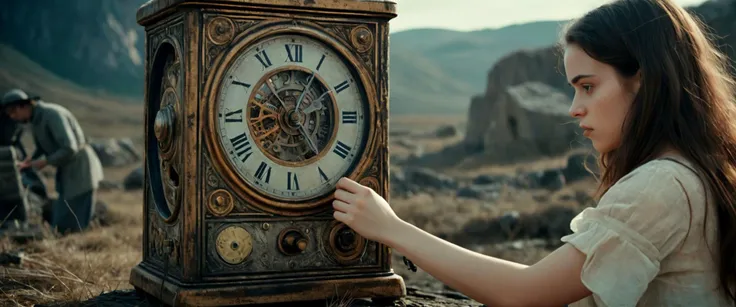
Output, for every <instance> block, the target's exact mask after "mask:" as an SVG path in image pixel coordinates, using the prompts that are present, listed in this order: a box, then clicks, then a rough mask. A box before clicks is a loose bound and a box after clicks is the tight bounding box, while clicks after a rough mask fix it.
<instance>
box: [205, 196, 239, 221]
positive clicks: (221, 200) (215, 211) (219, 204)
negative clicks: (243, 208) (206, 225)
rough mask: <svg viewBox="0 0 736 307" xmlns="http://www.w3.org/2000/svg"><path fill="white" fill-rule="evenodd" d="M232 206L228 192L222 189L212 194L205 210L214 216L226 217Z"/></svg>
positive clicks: (231, 198)
mask: <svg viewBox="0 0 736 307" xmlns="http://www.w3.org/2000/svg"><path fill="white" fill-rule="evenodd" d="M234 206H235V205H234V203H233V197H232V196H231V195H230V192H228V191H227V190H223V189H219V190H215V191H214V192H212V193H211V194H210V197H209V198H208V200H207V209H209V211H210V213H212V215H214V216H226V215H228V214H229V213H230V211H232V210H233V207H234Z"/></svg>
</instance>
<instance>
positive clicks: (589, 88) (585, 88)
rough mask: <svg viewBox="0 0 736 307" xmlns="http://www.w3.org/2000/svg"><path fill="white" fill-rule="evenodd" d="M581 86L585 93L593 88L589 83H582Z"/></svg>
mask: <svg viewBox="0 0 736 307" xmlns="http://www.w3.org/2000/svg"><path fill="white" fill-rule="evenodd" d="M581 87H582V88H583V90H584V91H585V92H586V93H590V91H591V90H592V89H593V86H592V85H590V84H583V85H582V86H581Z"/></svg>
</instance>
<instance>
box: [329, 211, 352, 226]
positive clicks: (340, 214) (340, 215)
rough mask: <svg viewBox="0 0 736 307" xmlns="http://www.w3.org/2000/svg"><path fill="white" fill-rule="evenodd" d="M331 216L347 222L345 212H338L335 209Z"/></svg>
mask: <svg viewBox="0 0 736 307" xmlns="http://www.w3.org/2000/svg"><path fill="white" fill-rule="evenodd" d="M332 216H333V217H334V218H335V219H336V220H338V221H340V222H343V223H345V224H347V220H348V214H347V213H344V212H340V211H335V213H333V214H332Z"/></svg>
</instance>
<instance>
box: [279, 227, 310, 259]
mask: <svg viewBox="0 0 736 307" xmlns="http://www.w3.org/2000/svg"><path fill="white" fill-rule="evenodd" d="M307 245H309V240H308V239H307V237H306V236H304V234H302V233H301V232H300V231H298V230H295V229H289V230H286V231H285V232H283V233H282V234H281V240H280V242H279V250H281V252H283V253H284V254H287V255H295V254H300V253H302V252H304V251H306V250H307Z"/></svg>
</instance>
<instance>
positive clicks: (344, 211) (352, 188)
mask: <svg viewBox="0 0 736 307" xmlns="http://www.w3.org/2000/svg"><path fill="white" fill-rule="evenodd" d="M332 207H333V208H335V214H334V216H335V219H336V220H338V221H340V222H343V223H345V225H347V226H348V227H350V228H352V229H353V230H355V231H356V232H357V233H358V234H360V235H361V236H363V237H364V238H366V239H368V240H372V241H377V242H380V243H383V244H387V242H386V241H387V240H386V239H387V238H388V237H389V236H390V235H391V234H392V233H393V230H395V229H397V228H398V226H400V225H401V223H403V221H402V220H401V219H400V218H399V217H398V216H396V213H394V211H393V209H391V206H390V205H389V204H388V202H386V200H385V199H383V197H381V196H380V195H378V194H377V193H376V192H375V191H373V190H372V189H370V188H369V187H366V186H363V185H361V184H359V183H357V182H355V181H353V180H351V179H349V178H345V177H343V178H341V179H340V180H339V181H338V182H337V190H336V191H335V201H334V202H332Z"/></svg>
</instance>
